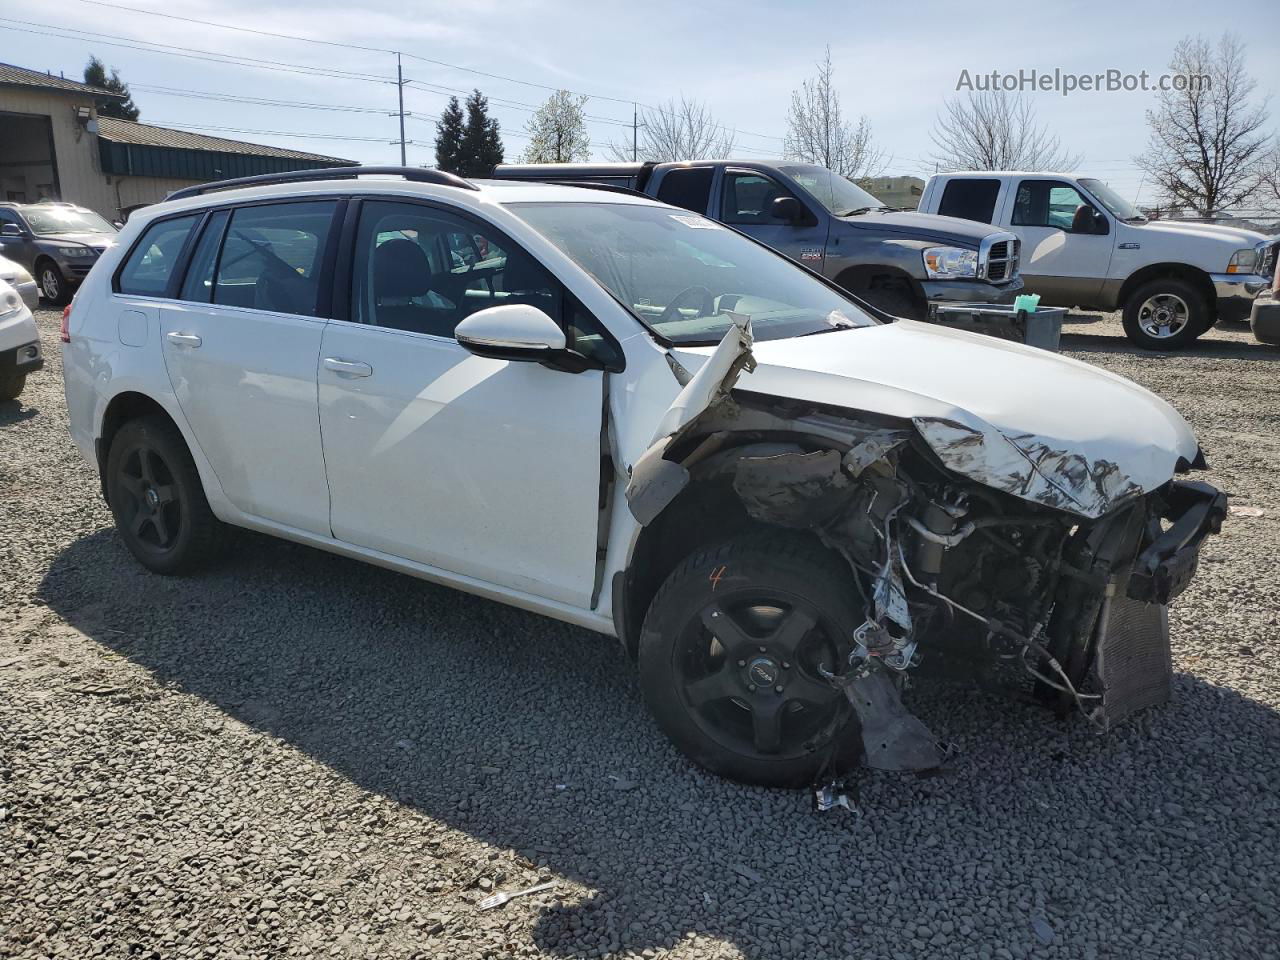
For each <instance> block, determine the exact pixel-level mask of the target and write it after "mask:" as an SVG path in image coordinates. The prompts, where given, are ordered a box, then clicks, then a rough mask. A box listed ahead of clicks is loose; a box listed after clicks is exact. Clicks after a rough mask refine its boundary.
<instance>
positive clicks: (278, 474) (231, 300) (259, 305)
mask: <svg viewBox="0 0 1280 960" xmlns="http://www.w3.org/2000/svg"><path fill="white" fill-rule="evenodd" d="M341 206H342V204H341V203H340V202H339V201H337V200H306V201H297V202H277V203H262V204H252V205H247V206H243V207H239V208H237V209H235V210H220V211H217V212H215V213H214V214H213V215H211V216H210V218H209V220H208V222H207V223H206V224H205V227H204V230H203V232H202V234H201V236H200V238H199V240H198V242H197V244H196V246H195V248H194V251H193V253H192V256H191V262H190V265H189V266H188V268H187V271H186V276H185V279H184V280H183V283H182V286H181V289H180V290H179V293H178V298H177V299H176V300H173V301H170V302H167V303H166V304H165V305H164V306H163V307H162V308H161V311H160V327H161V333H162V338H161V339H162V342H163V349H164V357H165V364H166V366H167V368H168V371H169V380H170V382H171V383H172V385H173V390H174V393H175V394H177V397H178V403H179V404H180V405H181V407H182V413H183V415H184V416H185V417H186V419H187V423H188V424H189V425H190V427H191V430H192V432H193V433H194V434H195V437H196V441H197V443H199V445H200V449H201V450H202V451H203V452H204V455H205V457H206V458H207V459H208V461H209V463H210V465H211V466H212V467H213V471H214V473H215V474H216V475H217V477H218V482H219V484H220V485H221V487H222V490H223V492H224V493H225V494H226V496H227V499H229V500H230V501H231V503H232V504H234V505H235V506H236V507H237V508H238V509H240V510H242V511H244V512H245V513H246V514H249V515H250V516H253V517H257V518H261V519H264V520H269V521H273V522H275V523H280V524H284V525H286V526H289V527H295V528H298V529H301V530H305V531H308V532H310V533H316V534H321V535H324V536H328V535H329V532H330V531H329V491H328V487H327V486H326V483H325V474H324V459H323V455H322V452H321V445H320V424H319V419H318V415H317V409H316V367H317V364H318V362H319V357H320V343H321V337H322V335H323V332H324V326H325V322H326V321H325V315H326V314H327V313H328V307H329V303H328V301H329V300H330V296H329V286H330V285H329V283H328V278H329V277H330V276H331V274H332V260H333V257H334V256H335V253H334V251H333V249H332V243H333V242H334V241H335V240H336V232H337V231H335V230H334V229H333V223H334V219H335V217H337V216H338V215H339V214H340V210H341Z"/></svg>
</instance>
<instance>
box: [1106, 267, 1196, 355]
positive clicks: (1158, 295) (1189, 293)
mask: <svg viewBox="0 0 1280 960" xmlns="http://www.w3.org/2000/svg"><path fill="white" fill-rule="evenodd" d="M1211 326H1213V318H1212V317H1211V316H1210V315H1209V305H1208V304H1207V303H1206V302H1205V299H1204V296H1203V295H1202V294H1201V292H1200V291H1199V290H1198V289H1196V287H1195V286H1194V285H1192V284H1191V283H1188V282H1187V281H1186V280H1182V279H1180V278H1178V277H1156V278H1155V279H1153V280H1148V281H1147V282H1146V283H1144V284H1142V285H1141V286H1140V287H1138V289H1136V290H1134V291H1133V293H1132V294H1131V295H1130V296H1129V298H1128V300H1127V301H1126V302H1125V307H1124V332H1125V335H1126V336H1127V337H1128V338H1129V339H1130V340H1132V341H1133V342H1134V343H1136V344H1137V345H1138V346H1140V347H1145V348H1146V349H1148V350H1180V349H1181V348H1183V347H1185V346H1187V345H1188V344H1190V343H1192V342H1193V341H1194V340H1195V339H1196V338H1197V337H1199V336H1200V335H1201V334H1203V333H1204V332H1205V331H1206V330H1208V329H1209V328H1210V327H1211Z"/></svg>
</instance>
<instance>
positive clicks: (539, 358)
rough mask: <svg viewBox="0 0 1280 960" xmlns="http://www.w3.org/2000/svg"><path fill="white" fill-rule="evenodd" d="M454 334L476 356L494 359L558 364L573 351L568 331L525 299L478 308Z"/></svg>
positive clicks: (459, 325)
mask: <svg viewBox="0 0 1280 960" xmlns="http://www.w3.org/2000/svg"><path fill="white" fill-rule="evenodd" d="M454 336H455V337H457V339H458V343H460V344H462V345H463V346H464V347H466V348H467V349H468V350H470V351H471V352H472V353H474V354H475V355H476V356H478V357H491V358H492V359H494V360H532V361H534V362H535V363H547V362H548V361H550V362H552V363H553V364H554V363H555V362H556V361H557V360H559V359H560V358H561V357H563V356H564V355H565V354H568V353H569V350H568V349H567V347H568V344H567V342H566V340H565V336H564V331H563V330H561V329H560V328H559V327H558V326H556V322H555V321H554V320H552V319H551V318H550V317H549V316H547V315H546V314H545V313H543V312H542V311H541V310H539V309H538V308H537V307H531V306H529V305H528V304H525V303H511V304H506V305H504V306H500V307H486V308H485V309H484V310H477V311H476V312H475V313H473V314H472V315H471V316H469V317H467V318H466V319H465V320H463V321H462V322H461V323H460V324H458V326H457V329H455V330H454Z"/></svg>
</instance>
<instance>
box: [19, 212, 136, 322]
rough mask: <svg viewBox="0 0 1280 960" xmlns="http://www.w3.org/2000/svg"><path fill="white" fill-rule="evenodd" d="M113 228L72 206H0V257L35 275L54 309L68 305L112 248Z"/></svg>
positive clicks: (99, 218) (43, 293)
mask: <svg viewBox="0 0 1280 960" xmlns="http://www.w3.org/2000/svg"><path fill="white" fill-rule="evenodd" d="M115 239H116V228H115V227H114V226H113V225H112V224H110V223H108V222H107V221H106V220H104V219H103V218H102V217H100V216H98V215H97V214H96V213H94V212H93V211H92V210H90V209H88V208H87V207H78V206H76V205H75V204H74V203H55V202H53V201H50V200H42V201H40V202H39V203H0V255H3V256H5V257H7V258H8V259H10V260H14V261H16V262H18V263H20V264H22V266H23V267H25V268H26V269H27V270H28V271H30V272H31V274H32V275H33V276H34V277H35V279H36V283H37V284H38V285H39V287H40V295H41V296H43V297H44V298H45V299H46V300H48V301H49V303H51V304H53V305H54V306H59V307H60V306H63V305H65V304H67V303H70V302H71V297H72V295H73V294H74V293H75V290H76V287H78V286H79V285H80V284H81V282H83V280H84V278H85V277H86V276H88V274H89V270H90V269H92V267H93V265H94V264H95V263H97V262H98V258H99V257H100V256H102V254H103V252H104V251H106V250H107V249H108V248H109V247H110V246H111V244H113V243H115Z"/></svg>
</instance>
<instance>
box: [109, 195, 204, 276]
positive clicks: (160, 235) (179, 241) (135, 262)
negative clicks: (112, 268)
mask: <svg viewBox="0 0 1280 960" xmlns="http://www.w3.org/2000/svg"><path fill="white" fill-rule="evenodd" d="M200 217H201V214H193V215H192V216H189V217H175V218H174V219H172V220H161V221H159V222H157V223H153V224H152V225H151V226H149V227H147V230H146V232H145V233H144V234H143V235H142V239H141V240H139V241H138V243H137V245H136V246H135V247H134V248H133V250H132V251H131V252H130V254H129V259H127V260H126V261H125V262H124V266H123V267H121V269H120V275H119V281H118V283H117V286H116V289H117V290H119V292H120V293H128V294H132V295H134V296H139V297H163V296H164V295H165V293H167V292H168V289H169V281H170V279H171V278H172V277H173V271H174V268H175V267H177V265H178V260H179V259H180V258H181V256H182V248H183V245H184V244H185V243H186V242H187V237H188V236H189V235H190V233H191V231H192V230H193V229H194V228H195V225H196V224H197V223H198V222H199V220H200Z"/></svg>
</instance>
